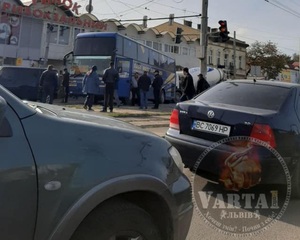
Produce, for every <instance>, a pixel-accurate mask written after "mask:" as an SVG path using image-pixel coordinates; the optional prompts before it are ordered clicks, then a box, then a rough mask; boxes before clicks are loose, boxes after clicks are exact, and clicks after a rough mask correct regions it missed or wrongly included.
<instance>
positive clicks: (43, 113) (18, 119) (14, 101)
mask: <svg viewBox="0 0 300 240" xmlns="http://www.w3.org/2000/svg"><path fill="white" fill-rule="evenodd" d="M45 106H47V105H46V104H41V103H37V106H30V105H28V104H26V103H24V102H22V101H21V100H19V99H18V98H17V97H15V96H14V95H13V94H11V93H10V92H9V91H7V90H6V89H5V88H3V87H2V86H0V152H1V161H0V168H1V174H0V186H1V187H0V194H1V195H2V196H3V197H2V198H1V199H0V204H1V207H2V208H1V213H0V216H1V218H2V219H6V220H5V221H2V222H1V232H0V239H22V240H29V239H30V240H32V239H39V240H42V239H52V240H64V239H72V240H77V239H80V240H84V239H92V240H93V239H101V240H109V239H125V238H126V239H147V240H159V239H161V240H166V239H169V240H182V239H185V237H186V235H187V232H188V229H189V225H190V222H191V217H192V211H193V205H192V201H191V188H190V182H189V180H188V179H187V177H185V176H184V175H183V173H182V171H181V170H182V163H181V157H180V154H179V153H178V152H177V151H176V149H175V148H174V147H172V146H171V145H170V144H169V143H168V142H167V141H166V140H164V139H162V138H160V137H157V136H155V135H154V134H150V133H145V132H143V131H141V130H140V129H138V128H136V127H134V126H132V125H130V124H126V123H124V122H121V121H117V120H113V119H110V118H107V117H103V119H102V120H101V124H96V123H89V122H84V121H80V120H74V119H71V118H62V117H58V116H57V115H56V114H55V113H53V112H51V111H49V110H48V109H46V108H45ZM66 112H67V111H66ZM99 117H100V116H99ZM100 118H101V117H100ZM24 223H26V224H24Z"/></svg>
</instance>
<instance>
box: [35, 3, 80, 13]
mask: <svg viewBox="0 0 300 240" xmlns="http://www.w3.org/2000/svg"><path fill="white" fill-rule="evenodd" d="M40 2H41V4H43V5H53V4H57V5H58V6H61V5H63V6H64V7H65V8H66V9H68V10H71V11H72V12H75V13H76V14H77V15H79V13H78V9H79V8H81V6H80V5H78V3H77V2H75V3H73V1H72V0H41V1H40ZM37 3H38V1H37V0H32V4H33V5H35V4H37Z"/></svg>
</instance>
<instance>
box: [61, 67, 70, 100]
mask: <svg viewBox="0 0 300 240" xmlns="http://www.w3.org/2000/svg"><path fill="white" fill-rule="evenodd" d="M69 84H70V73H69V72H68V69H67V68H65V69H64V73H63V81H62V86H63V87H64V90H65V91H64V92H65V96H64V102H65V103H67V102H68V97H69Z"/></svg>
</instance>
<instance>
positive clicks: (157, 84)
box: [152, 70, 163, 109]
mask: <svg viewBox="0 0 300 240" xmlns="http://www.w3.org/2000/svg"><path fill="white" fill-rule="evenodd" d="M154 76H155V78H154V80H153V83H152V88H153V96H154V107H153V108H152V109H158V106H159V100H160V99H159V96H160V91H161V87H162V85H163V79H162V77H161V76H160V75H159V71H158V70H155V72H154Z"/></svg>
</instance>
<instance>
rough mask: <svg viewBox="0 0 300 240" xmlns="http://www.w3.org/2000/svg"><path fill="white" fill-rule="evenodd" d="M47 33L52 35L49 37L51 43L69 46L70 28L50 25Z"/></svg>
mask: <svg viewBox="0 0 300 240" xmlns="http://www.w3.org/2000/svg"><path fill="white" fill-rule="evenodd" d="M47 31H48V33H49V34H50V36H49V42H50V43H54V44H61V45H68V44H69V39H70V27H67V26H63V25H55V24H50V23H48V24H47Z"/></svg>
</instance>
